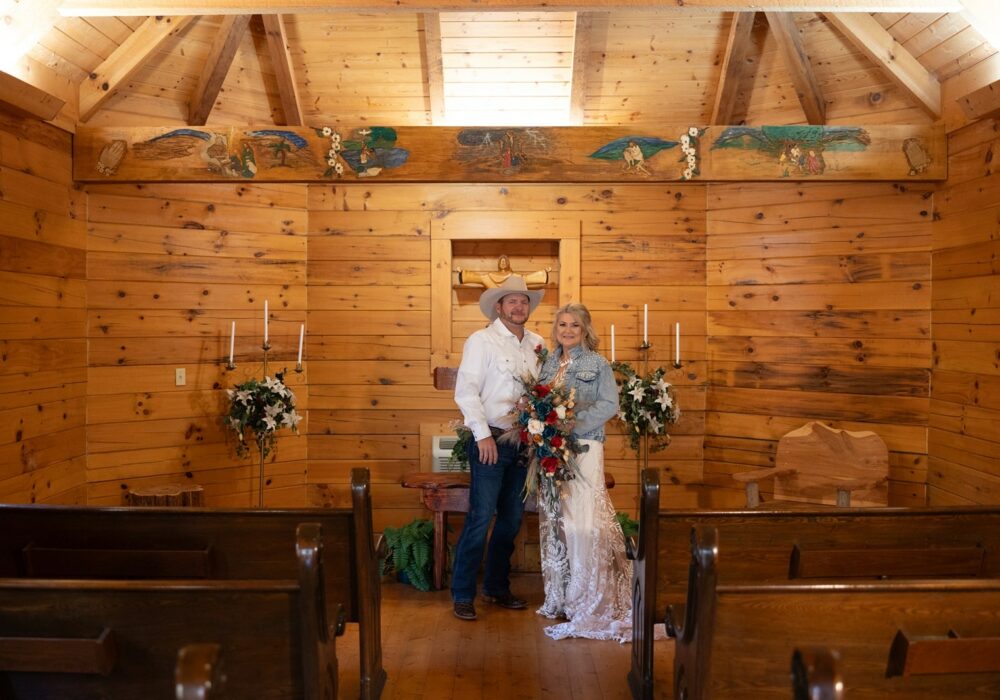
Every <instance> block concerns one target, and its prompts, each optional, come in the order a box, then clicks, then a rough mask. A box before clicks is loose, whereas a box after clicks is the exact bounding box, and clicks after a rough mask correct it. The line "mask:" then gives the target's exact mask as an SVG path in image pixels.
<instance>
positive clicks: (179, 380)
mask: <svg viewBox="0 0 1000 700" xmlns="http://www.w3.org/2000/svg"><path fill="white" fill-rule="evenodd" d="M185 384H187V370H186V369H184V368H183V367H178V368H177V369H175V370H174V385H175V386H184V385H185Z"/></svg>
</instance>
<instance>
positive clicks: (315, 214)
mask: <svg viewBox="0 0 1000 700" xmlns="http://www.w3.org/2000/svg"><path fill="white" fill-rule="evenodd" d="M704 192H705V190H704V187H702V186H699V185H688V186H683V185H681V186H677V187H664V186H649V185H615V186H607V187H600V186H598V187H594V186H591V185H551V186H548V185H531V184H515V185H396V184H389V183H383V184H378V185H374V186H373V185H355V184H337V185H334V186H320V185H315V186H311V187H310V188H309V215H310V220H309V265H308V278H309V282H308V293H309V302H308V308H309V321H308V327H309V329H310V340H309V344H308V351H309V356H310V369H309V372H310V426H311V432H310V437H309V457H310V469H309V484H308V489H307V500H308V502H309V503H310V504H312V505H343V504H346V503H347V502H348V485H347V475H348V474H349V469H350V468H351V467H353V466H367V467H368V468H369V469H370V470H371V472H372V480H373V483H374V486H373V491H374V500H375V505H376V514H375V523H376V528H381V527H383V526H385V525H396V524H401V523H404V522H407V521H409V520H410V519H412V518H413V517H414V516H417V515H424V514H425V513H426V512H425V511H424V509H423V507H422V506H421V504H420V500H419V494H418V492H416V491H414V490H410V489H403V488H401V487H400V486H399V481H400V477H401V476H403V475H404V474H406V473H407V472H410V471H415V470H418V469H420V452H419V450H420V426H421V424H422V423H445V422H447V421H449V420H451V419H455V418H459V417H460V415H461V414H460V413H459V412H458V410H457V408H456V407H455V404H454V401H453V398H452V392H451V391H441V390H436V389H434V387H433V382H432V377H431V373H430V369H431V368H430V363H429V361H428V357H429V349H430V298H431V289H430V277H431V275H430V271H431V245H430V240H431V236H432V234H433V231H434V230H435V227H440V226H448V227H450V228H452V229H454V228H456V227H457V228H459V229H467V230H470V231H476V230H488V231H489V232H490V236H491V237H493V238H494V241H493V242H489V243H487V242H480V243H477V244H472V245H470V244H469V243H468V242H465V241H463V242H462V244H461V245H460V244H459V243H458V242H456V243H455V244H454V250H455V253H456V263H457V262H458V261H459V259H461V260H462V261H464V262H467V263H472V264H473V265H475V264H478V265H481V266H483V267H481V268H479V269H495V266H496V257H497V255H498V254H500V253H502V252H508V253H509V254H510V255H511V261H512V266H513V268H514V269H515V270H516V271H525V272H528V271H533V270H536V269H541V268H543V267H545V266H552V265H553V262H554V260H555V261H557V260H558V256H557V255H556V256H555V258H554V260H553V257H552V256H553V252H552V250H551V249H550V247H549V246H550V245H551V244H550V243H548V242H544V241H539V242H535V243H531V242H525V241H509V242H505V243H498V242H496V240H497V239H504V238H507V237H511V236H517V235H523V233H524V231H528V230H533V229H543V228H545V227H546V225H547V224H546V223H545V222H547V221H548V222H550V223H552V225H554V226H559V227H564V226H566V225H569V224H571V225H572V226H574V227H579V230H580V232H581V271H580V274H581V299H582V300H583V302H584V303H586V304H587V305H588V307H589V308H590V309H591V311H592V313H593V316H594V321H595V324H596V326H597V327H598V329H599V331H600V333H601V335H602V337H603V338H604V342H605V346H604V348H602V350H603V352H605V353H607V352H608V347H607V343H608V342H609V341H608V337H609V328H610V325H611V324H612V323H614V324H615V327H616V333H617V356H618V359H620V360H628V361H630V362H633V363H637V361H638V350H637V347H638V344H639V342H640V340H641V333H642V326H641V324H642V305H643V303H646V304H649V307H650V340H651V342H652V343H653V350H652V357H651V362H655V363H657V364H669V362H670V359H671V355H670V351H671V347H672V346H671V344H670V341H671V340H672V338H671V336H670V335H669V333H670V332H671V330H672V328H673V323H674V322H675V321H680V322H681V323H682V327H683V329H684V338H683V344H684V347H683V354H684V357H685V358H686V359H688V360H689V361H688V362H687V363H686V364H685V367H684V368H683V370H681V371H675V372H672V374H671V380H672V381H674V382H675V383H676V384H677V385H678V387H679V395H680V402H681V405H682V406H683V408H684V415H683V419H682V421H681V422H680V423H679V424H678V425H677V426H676V429H675V430H674V434H675V437H674V441H673V445H672V446H671V448H670V449H669V450H668V451H667V452H664V453H658V454H655V455H653V459H652V460H651V463H652V464H654V465H660V466H662V467H663V468H664V469H665V470H666V474H667V475H668V480H676V481H677V482H678V485H677V487H676V489H677V490H678V493H679V494H681V496H680V497H682V498H685V499H686V500H687V501H688V502H690V503H694V502H695V500H696V496H695V495H694V494H693V492H692V491H689V490H687V489H686V487H685V486H683V484H684V483H690V482H694V481H697V480H698V479H700V476H701V462H702V441H703V432H704V428H703V426H704V416H703V410H704V402H705V379H704V376H703V375H704V367H703V365H704V363H703V358H704V347H703V343H704V309H705V300H704V284H703V280H704V264H705V263H704V241H705V228H704V227H705V213H704V211H705V199H704ZM553 222H554V223H553ZM555 265H556V268H557V266H558V263H557V262H555ZM467 266H469V267H472V265H467ZM553 272H554V273H557V272H558V270H557V269H554V270H553ZM554 276H556V277H557V275H555V274H554ZM546 294H547V297H546V299H545V300H544V301H543V303H542V305H541V306H540V307H539V309H538V310H537V311H536V313H535V314H534V315H533V317H532V323H531V325H532V327H533V328H534V330H536V331H537V332H538V333H540V334H541V335H542V336H543V337H546V338H547V337H548V335H549V331H550V328H551V322H552V312H553V311H554V309H555V308H556V305H557V300H558V289H557V288H556V287H555V286H554V285H553V286H551V287H550V288H549V289H548V290H547V292H546ZM476 299H478V294H475V293H474V294H470V293H469V292H468V290H456V291H455V292H453V295H452V303H453V316H454V319H455V320H454V322H453V331H454V333H453V339H452V346H451V349H452V352H453V353H454V356H455V357H456V358H457V357H458V356H459V355H460V352H461V347H462V343H463V342H464V339H465V336H466V335H468V333H470V332H472V331H473V330H475V329H476V328H480V327H482V326H484V325H486V320H485V318H483V317H482V316H481V315H480V313H479V309H478V305H477V304H476ZM607 456H608V470H609V471H610V472H611V473H612V474H613V475H614V476H615V479H616V481H617V484H618V485H617V486H616V488H615V489H614V491H613V492H612V497H613V500H614V501H615V504H616V506H617V507H619V508H621V509H628V510H633V509H634V507H635V497H636V490H637V479H638V472H637V460H636V459H635V457H634V456H633V455H631V453H630V452H628V451H627V450H626V444H625V440H624V437H623V436H622V435H621V434H620V433H619V432H617V430H615V431H614V434H613V435H612V436H611V437H610V438H609V441H608V446H607ZM667 490H669V489H667ZM681 492H684V493H681Z"/></svg>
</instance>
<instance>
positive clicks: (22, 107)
mask: <svg viewBox="0 0 1000 700" xmlns="http://www.w3.org/2000/svg"><path fill="white" fill-rule="evenodd" d="M0 104H2V105H4V106H6V107H8V108H10V109H11V110H13V111H15V112H20V113H22V114H28V115H31V116H32V117H37V118H38V119H41V120H42V121H46V122H47V121H50V120H52V119H55V117H56V115H57V114H59V110H61V109H62V108H63V105H65V104H66V102H65V100H60V99H59V98H58V97H56V96H55V95H50V94H49V93H47V92H45V91H44V90H40V89H38V88H37V87H35V86H34V85H31V84H30V83H26V82H24V81H23V80H21V79H20V78H16V77H14V76H13V75H10V74H9V73H3V72H0Z"/></svg>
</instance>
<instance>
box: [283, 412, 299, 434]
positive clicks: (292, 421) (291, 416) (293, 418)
mask: <svg viewBox="0 0 1000 700" xmlns="http://www.w3.org/2000/svg"><path fill="white" fill-rule="evenodd" d="M301 420H302V416H300V415H299V414H298V413H296V412H295V409H292V410H291V411H290V412H289V413H286V414H285V417H284V418H283V419H282V421H281V423H282V425H287V426H288V427H289V428H292V429H293V430H294V429H295V428H297V427H298V425H299V422H300V421H301Z"/></svg>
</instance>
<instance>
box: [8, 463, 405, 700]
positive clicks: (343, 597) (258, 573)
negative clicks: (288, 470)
mask: <svg viewBox="0 0 1000 700" xmlns="http://www.w3.org/2000/svg"><path fill="white" fill-rule="evenodd" d="M351 490H352V507H351V508H340V509H337V508H290V509H271V508H268V509H223V508H162V507H143V508H120V507H77V506H39V505H0V576H7V577H14V576H30V577H35V578H129V579H135V578H146V579H149V578H183V579H205V580H214V579H294V578H295V577H296V576H297V573H296V572H297V564H296V559H295V556H294V550H293V545H294V542H295V531H296V527H297V526H298V525H299V524H300V523H303V522H317V523H319V524H320V525H321V527H322V531H323V545H324V546H323V559H324V568H325V570H326V572H327V575H326V576H325V577H324V586H325V597H326V600H327V601H328V602H329V603H330V605H331V606H335V605H338V604H339V605H341V606H343V610H344V613H345V615H346V617H347V621H348V622H356V623H358V632H359V634H358V636H359V645H360V654H359V656H360V665H361V670H360V676H361V697H362V698H364V699H373V698H378V697H379V696H380V694H381V692H382V688H383V686H384V684H385V679H386V676H385V670H384V669H383V666H382V643H381V620H380V616H381V613H380V609H381V603H380V601H381V588H380V581H381V577H380V574H379V561H378V557H379V554H378V552H377V550H376V546H375V543H374V538H373V533H372V520H371V493H370V486H369V477H368V471H367V470H365V469H355V470H354V471H353V472H352V484H351ZM175 651H176V650H175Z"/></svg>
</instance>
